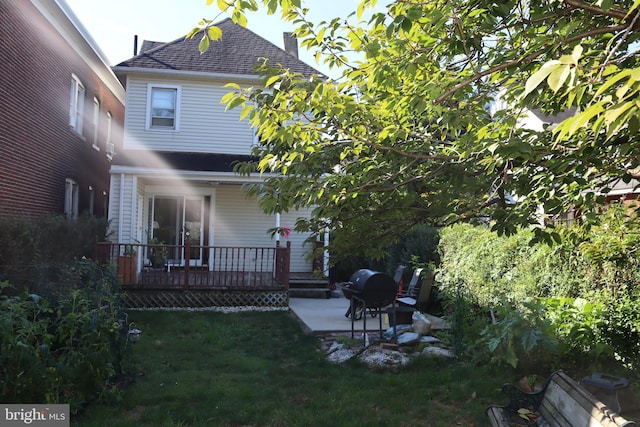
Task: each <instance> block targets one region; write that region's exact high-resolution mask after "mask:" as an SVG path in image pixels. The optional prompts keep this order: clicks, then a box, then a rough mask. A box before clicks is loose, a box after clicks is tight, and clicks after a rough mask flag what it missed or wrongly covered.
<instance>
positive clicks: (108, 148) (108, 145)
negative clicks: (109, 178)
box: [105, 111, 116, 159]
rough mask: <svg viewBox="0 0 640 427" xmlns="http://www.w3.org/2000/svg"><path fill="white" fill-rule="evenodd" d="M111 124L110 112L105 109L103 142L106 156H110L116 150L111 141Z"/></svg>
mask: <svg viewBox="0 0 640 427" xmlns="http://www.w3.org/2000/svg"><path fill="white" fill-rule="evenodd" d="M111 125H112V118H111V113H110V112H109V111H107V141H106V143H105V151H106V152H107V157H108V158H110V159H111V158H112V157H113V155H114V154H115V152H116V147H115V145H113V141H111Z"/></svg>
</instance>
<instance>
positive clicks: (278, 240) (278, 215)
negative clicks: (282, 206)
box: [275, 212, 280, 246]
mask: <svg viewBox="0 0 640 427" xmlns="http://www.w3.org/2000/svg"><path fill="white" fill-rule="evenodd" d="M276 228H277V229H278V230H279V229H280V213H279V212H278V213H277V214H276ZM275 237H276V246H277V245H279V244H280V231H277V232H276V235H275Z"/></svg>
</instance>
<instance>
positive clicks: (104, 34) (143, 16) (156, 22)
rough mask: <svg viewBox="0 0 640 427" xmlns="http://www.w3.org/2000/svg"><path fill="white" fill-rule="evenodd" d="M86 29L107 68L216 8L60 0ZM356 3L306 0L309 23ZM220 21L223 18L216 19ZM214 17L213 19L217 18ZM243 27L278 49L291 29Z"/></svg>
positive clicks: (268, 23)
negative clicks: (135, 41)
mask: <svg viewBox="0 0 640 427" xmlns="http://www.w3.org/2000/svg"><path fill="white" fill-rule="evenodd" d="M65 1H66V3H67V4H68V5H69V6H70V7H71V9H72V10H73V12H74V13H75V14H76V16H78V18H79V19H80V21H81V22H82V24H83V25H84V26H85V27H86V29H87V30H88V31H89V33H90V34H91V36H92V37H93V39H94V40H95V41H96V43H97V44H98V46H99V47H100V49H101V50H102V51H103V52H104V54H105V55H106V56H107V59H108V60H109V62H110V65H115V64H118V63H119V62H122V61H123V60H125V59H128V58H130V57H131V56H133V39H134V35H136V34H137V35H138V39H139V45H140V44H142V40H154V41H164V42H168V41H172V40H175V39H177V38H180V37H183V36H184V35H185V34H187V33H188V32H189V30H191V28H193V27H194V26H195V25H196V24H197V23H198V21H200V19H202V18H208V19H214V18H216V15H217V14H218V9H217V8H216V7H215V2H214V5H212V6H206V0H65ZM357 3H358V0H307V1H305V7H308V8H309V11H310V14H311V17H312V20H313V21H314V22H318V21H321V20H329V19H331V18H334V17H337V16H340V17H346V16H347V15H348V14H349V13H350V12H352V11H355V9H356V6H357ZM219 19H223V18H219ZM219 19H218V20H219ZM248 21H249V23H248V28H249V29H250V30H251V31H253V32H255V33H257V34H259V35H260V36H262V37H264V38H265V39H267V40H269V41H271V42H272V43H274V44H276V45H277V46H280V47H282V33H283V32H284V31H291V30H292V29H293V25H292V24H289V23H285V22H283V21H282V20H281V19H280V17H279V14H278V13H276V15H272V16H269V15H267V14H266V12H258V13H251V14H249V15H248ZM300 58H301V59H302V60H304V61H305V62H307V63H308V64H310V65H312V66H314V67H316V68H318V69H319V70H320V71H323V72H325V73H328V74H329V75H333V74H335V72H329V71H328V70H327V69H325V68H323V67H322V66H319V65H317V64H316V63H315V60H314V59H313V54H312V53H311V52H306V51H305V50H304V49H301V50H300Z"/></svg>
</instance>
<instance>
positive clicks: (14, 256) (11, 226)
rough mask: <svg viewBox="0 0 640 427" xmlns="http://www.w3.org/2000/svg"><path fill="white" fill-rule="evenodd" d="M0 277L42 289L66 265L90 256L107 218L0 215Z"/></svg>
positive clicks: (32, 288)
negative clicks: (6, 216)
mask: <svg viewBox="0 0 640 427" xmlns="http://www.w3.org/2000/svg"><path fill="white" fill-rule="evenodd" d="M0 230H1V232H0V278H1V279H4V280H8V281H10V282H11V283H12V284H14V285H16V286H19V287H23V286H26V287H28V288H29V289H30V290H31V291H33V292H39V293H41V292H42V289H43V287H46V286H47V285H48V284H51V283H57V282H59V280H60V275H61V274H62V272H64V271H65V270H66V266H67V265H69V264H71V263H73V262H74V261H75V260H78V259H81V258H83V257H84V258H92V257H93V254H94V247H95V241H96V239H98V240H99V241H103V240H105V238H106V230H107V221H106V220H105V219H101V218H94V217H88V216H82V217H79V218H77V219H76V220H73V221H71V220H68V219H67V218H65V217H64V216H60V215H46V216H41V217H37V218H29V217H18V218H8V219H7V218H4V219H0Z"/></svg>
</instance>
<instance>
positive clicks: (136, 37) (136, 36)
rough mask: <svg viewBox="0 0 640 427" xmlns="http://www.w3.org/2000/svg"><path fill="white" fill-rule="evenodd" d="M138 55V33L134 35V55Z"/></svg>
mask: <svg viewBox="0 0 640 427" xmlns="http://www.w3.org/2000/svg"><path fill="white" fill-rule="evenodd" d="M137 55H138V35H137V34H136V35H134V36H133V56H137Z"/></svg>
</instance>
